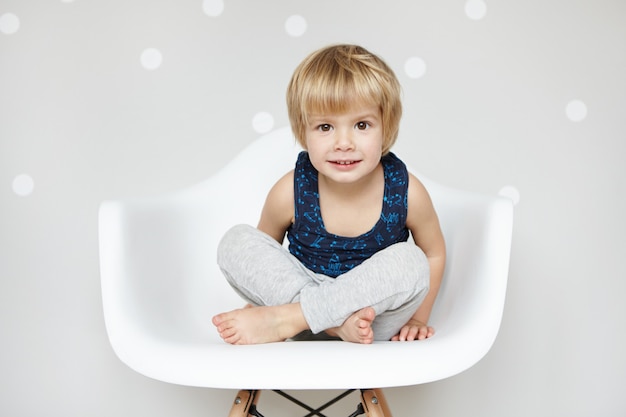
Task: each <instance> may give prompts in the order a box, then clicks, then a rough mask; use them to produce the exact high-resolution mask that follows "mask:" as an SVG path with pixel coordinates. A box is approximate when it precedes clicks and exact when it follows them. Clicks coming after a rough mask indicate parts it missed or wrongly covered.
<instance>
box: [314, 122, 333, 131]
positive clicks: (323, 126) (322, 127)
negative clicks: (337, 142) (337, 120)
mask: <svg viewBox="0 0 626 417" xmlns="http://www.w3.org/2000/svg"><path fill="white" fill-rule="evenodd" d="M317 129H318V130H319V131H320V132H328V131H330V130H331V129H332V126H331V125H329V124H328V123H323V124H321V125H319V126H318V127H317Z"/></svg>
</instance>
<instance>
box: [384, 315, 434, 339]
mask: <svg viewBox="0 0 626 417" xmlns="http://www.w3.org/2000/svg"><path fill="white" fill-rule="evenodd" d="M434 334H435V329H434V328H433V327H430V326H429V325H427V324H424V323H422V322H421V321H418V320H415V319H411V320H409V322H408V323H407V324H405V325H404V326H403V327H402V328H401V329H400V332H399V333H398V334H397V335H395V336H394V337H392V338H391V340H392V341H393V342H398V341H399V342H404V341H412V340H424V339H428V338H429V337H431V336H432V335H434Z"/></svg>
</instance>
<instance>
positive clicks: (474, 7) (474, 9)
mask: <svg viewBox="0 0 626 417" xmlns="http://www.w3.org/2000/svg"><path fill="white" fill-rule="evenodd" d="M465 14H466V15H467V17H469V18H470V19H472V20H481V19H482V18H484V17H485V15H486V14H487V5H486V4H485V2H484V1H483V0H467V1H466V2H465Z"/></svg>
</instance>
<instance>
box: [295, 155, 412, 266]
mask: <svg viewBox="0 0 626 417" xmlns="http://www.w3.org/2000/svg"><path fill="white" fill-rule="evenodd" d="M381 162H382V164H383V170H384V173H385V192H384V197H383V207H382V211H381V214H380V219H379V220H378V222H377V223H376V224H375V225H374V227H373V228H372V229H371V230H370V231H369V232H367V233H365V234H362V235H361V236H357V237H344V236H338V235H335V234H332V233H328V232H327V231H326V229H325V228H324V222H323V220H322V215H321V210H320V202H319V192H318V182H317V170H316V169H315V168H314V167H313V164H311V161H310V159H309V154H308V153H307V152H306V151H303V152H301V153H300V154H299V155H298V160H297V162H296V168H295V171H294V203H295V221H294V223H293V224H292V225H291V226H290V227H289V228H288V229H287V239H289V252H291V254H292V255H294V256H295V257H296V258H298V259H299V260H300V262H302V263H303V264H304V266H306V267H307V268H308V269H310V270H311V271H313V272H316V273H320V274H324V275H327V276H330V277H333V278H334V277H338V276H339V275H341V274H344V273H346V272H348V271H349V270H351V269H352V268H354V267H355V266H357V265H359V264H361V263H362V262H363V261H365V260H366V259H368V258H369V257H371V256H372V255H374V254H375V253H376V252H378V251H379V250H382V249H384V248H386V247H388V246H391V245H393V244H394V243H398V242H405V241H406V240H407V239H408V238H409V230H408V229H407V228H406V216H407V194H408V188H409V175H408V171H407V169H406V166H405V165H404V163H403V162H402V161H401V160H400V159H398V157H397V156H395V155H394V154H393V153H388V154H387V155H385V156H383V157H382V159H381Z"/></svg>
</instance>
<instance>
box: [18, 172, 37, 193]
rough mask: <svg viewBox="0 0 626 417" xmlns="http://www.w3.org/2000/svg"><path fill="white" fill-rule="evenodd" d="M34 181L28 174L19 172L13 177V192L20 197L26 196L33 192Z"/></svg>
mask: <svg viewBox="0 0 626 417" xmlns="http://www.w3.org/2000/svg"><path fill="white" fill-rule="evenodd" d="M34 189H35V181H33V178H32V177H31V176H30V175H27V174H20V175H18V176H17V177H15V178H14V179H13V192H14V193H15V194H17V195H19V196H20V197H27V196H29V195H31V194H32V193H33V190H34Z"/></svg>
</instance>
